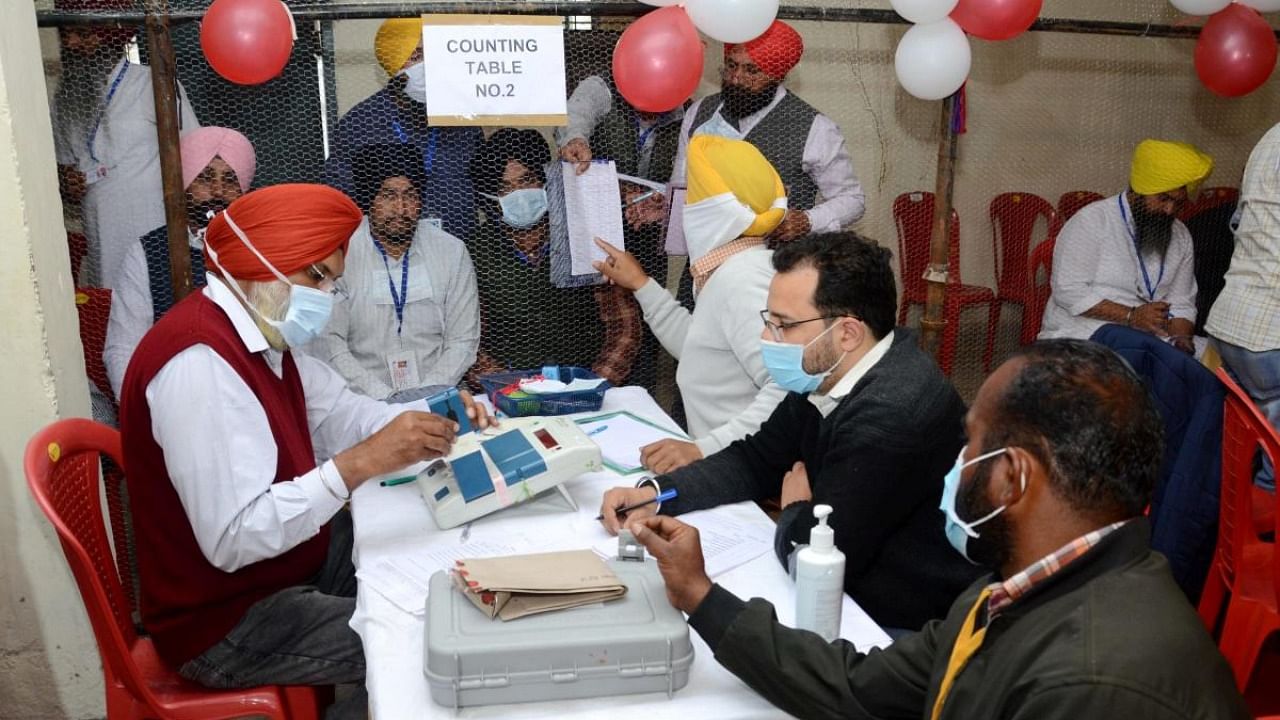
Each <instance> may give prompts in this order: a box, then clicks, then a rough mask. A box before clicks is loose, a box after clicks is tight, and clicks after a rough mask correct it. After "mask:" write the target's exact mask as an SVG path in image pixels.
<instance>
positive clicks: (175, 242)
mask: <svg viewBox="0 0 1280 720" xmlns="http://www.w3.org/2000/svg"><path fill="white" fill-rule="evenodd" d="M146 23H147V51H148V53H149V54H150V56H151V93H152V96H153V98H154V100H155V104H156V140H157V141H158V142H159V145H160V179H161V182H162V183H163V186H164V219H165V225H166V226H167V227H168V228H169V278H170V283H171V284H172V287H173V299H174V301H175V302H176V301H178V300H181V299H182V298H184V297H186V296H187V293H189V292H191V250H190V246H189V245H188V243H187V198H186V188H184V187H182V155H181V150H180V148H179V144H178V132H179V127H178V75H177V70H176V64H175V61H174V57H173V41H172V38H171V37H170V36H169V18H168V7H167V3H166V0H147V17H146Z"/></svg>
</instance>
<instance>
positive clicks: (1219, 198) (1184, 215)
mask: <svg viewBox="0 0 1280 720" xmlns="http://www.w3.org/2000/svg"><path fill="white" fill-rule="evenodd" d="M1239 200H1240V190H1239V189H1237V188H1233V187H1211V188H1204V189H1203V190H1201V191H1200V196H1199V197H1197V198H1196V199H1195V200H1192V201H1191V202H1188V203H1187V204H1186V206H1185V207H1183V208H1182V212H1180V213H1178V219H1179V220H1181V221H1182V222H1186V221H1188V220H1190V219H1191V218H1193V217H1195V216H1196V215H1198V214H1200V213H1202V212H1204V211H1205V210H1212V209H1214V208H1218V207H1222V206H1223V205H1235V204H1236V203H1237V202H1238V201H1239Z"/></svg>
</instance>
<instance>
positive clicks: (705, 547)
mask: <svg viewBox="0 0 1280 720" xmlns="http://www.w3.org/2000/svg"><path fill="white" fill-rule="evenodd" d="M680 520H681V521H682V522H686V523H688V524H690V525H692V526H694V527H696V528H698V536H699V539H700V540H702V559H703V560H704V561H705V562H706V566H707V575H708V576H709V577H711V578H712V579H714V578H716V577H717V576H719V575H723V574H725V573H727V572H729V571H730V570H732V569H734V568H736V567H738V566H739V565H745V564H746V563H749V562H751V561H752V560H755V559H756V558H758V557H760V556H761V555H763V554H765V553H767V552H769V551H770V550H772V549H773V533H772V531H771V530H770V527H769V526H767V525H760V524H753V523H742V522H738V521H736V520H735V519H734V518H733V517H731V516H727V515H725V514H723V513H712V512H710V511H707V510H702V511H699V512H692V513H688V514H687V515H681V516H680ZM591 549H592V550H595V551H596V554H597V555H600V556H601V557H605V558H611V557H617V555H618V538H616V537H609V538H606V539H604V540H599V541H597V542H596V543H594V544H593V545H592V546H591Z"/></svg>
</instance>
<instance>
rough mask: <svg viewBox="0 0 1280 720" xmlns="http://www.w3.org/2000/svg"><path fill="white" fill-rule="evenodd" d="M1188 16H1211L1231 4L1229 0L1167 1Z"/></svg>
mask: <svg viewBox="0 0 1280 720" xmlns="http://www.w3.org/2000/svg"><path fill="white" fill-rule="evenodd" d="M1169 2H1170V3H1171V4H1172V5H1173V6H1174V7H1176V8H1178V9H1179V10H1181V11H1182V12H1184V13H1186V14H1188V15H1212V14H1214V13H1216V12H1218V11H1219V10H1221V9H1223V8H1225V7H1226V6H1228V5H1230V4H1231V0H1169Z"/></svg>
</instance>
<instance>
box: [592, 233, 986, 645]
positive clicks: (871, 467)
mask: <svg viewBox="0 0 1280 720" xmlns="http://www.w3.org/2000/svg"><path fill="white" fill-rule="evenodd" d="M889 258H890V254H889V251H888V250H886V249H885V248H882V247H880V246H878V245H876V244H875V243H872V242H870V241H869V240H864V239H863V238H861V237H858V236H857V235H854V234H853V233H830V234H825V235H812V236H809V237H807V238H804V239H801V240H797V241H795V242H793V243H788V244H786V245H783V246H782V247H780V248H779V249H777V250H775V251H774V253H773V265H774V267H775V268H777V271H778V274H777V275H774V276H773V281H772V282H771V283H770V284H769V298H768V310H767V311H765V312H764V316H765V328H764V330H763V334H761V333H759V332H757V333H756V338H757V341H758V342H761V344H762V345H763V349H764V362H765V365H766V366H767V367H768V368H769V373H770V374H771V375H772V376H773V380H774V382H776V383H778V384H779V385H781V386H782V387H783V388H785V389H786V390H788V391H789V392H788V394H787V396H786V398H785V399H783V401H782V403H781V404H779V405H778V407H777V408H776V409H775V410H774V411H773V414H772V415H770V416H769V419H768V420H766V421H765V422H764V424H763V425H761V426H760V430H759V431H758V432H755V433H753V434H751V435H748V436H747V437H745V438H743V439H741V440H738V441H736V442H734V443H733V444H732V445H730V446H729V447H727V448H725V449H724V450H721V451H720V452H718V453H716V454H714V455H711V456H709V457H707V458H706V459H705V460H699V461H698V462H695V463H693V464H692V465H688V466H686V467H683V468H680V469H679V470H676V471H674V472H672V473H671V474H669V475H659V476H658V477H656V478H653V479H651V480H650V479H646V480H643V481H641V485H640V486H638V487H636V488H627V489H623V488H616V489H614V490H610V491H609V492H607V493H606V494H605V496H604V501H603V504H602V507H601V510H600V512H601V514H602V515H603V516H604V524H605V527H606V528H608V530H609V531H610V532H617V530H618V528H619V527H620V526H621V524H622V522H623V519H622V518H618V517H617V516H616V514H615V512H614V511H615V509H617V508H619V507H624V506H627V505H632V504H635V503H638V502H643V501H645V500H648V499H650V498H652V497H654V494H655V492H656V491H659V489H661V490H667V489H671V488H674V489H676V490H678V491H679V494H678V495H677V496H676V498H675V499H674V500H669V501H667V502H664V503H662V507H661V511H662V512H663V513H665V514H668V515H678V514H681V513H684V512H689V511H692V510H700V509H703V508H709V507H714V506H716V505H723V504H725V503H732V502H739V501H742V500H765V499H768V498H774V497H778V495H779V494H781V496H782V514H781V516H779V517H778V528H777V532H776V535H775V548H776V550H777V553H778V558H779V559H780V560H781V561H782V562H783V564H784V565H786V564H787V563H788V560H789V559H790V556H791V554H792V552H793V548H794V547H795V546H796V545H803V544H807V543H808V542H809V531H810V529H811V528H812V527H813V526H814V524H815V521H814V517H813V506H814V504H815V503H822V504H825V505H830V506H831V507H832V508H833V512H832V514H831V518H830V524H831V526H832V527H833V528H834V529H835V542H836V547H838V548H839V549H840V550H841V551H842V552H844V554H845V577H844V585H845V590H846V591H847V592H848V593H849V595H850V596H851V597H853V599H854V600H855V601H857V603H858V605H859V606H861V607H862V609H863V610H866V611H867V614H869V615H870V616H871V617H872V619H874V620H875V621H876V622H877V623H879V624H880V625H884V626H886V627H889V628H895V629H910V630H918V629H920V627H921V626H923V625H924V624H925V623H926V622H928V621H929V620H932V619H934V618H939V617H942V616H943V615H945V614H946V612H947V608H949V607H950V606H951V603H952V602H953V601H954V600H955V598H956V595H958V594H959V593H960V591H961V590H963V589H964V588H965V586H966V585H968V584H969V583H970V582H972V581H973V579H974V578H975V577H977V575H978V570H977V569H976V568H974V567H973V566H972V565H970V564H969V563H967V562H965V561H964V559H963V558H961V557H960V556H959V555H957V554H956V553H955V552H954V551H952V549H951V548H950V547H948V546H947V539H946V536H945V535H944V534H943V532H942V524H941V523H940V522H938V519H939V517H938V510H937V507H938V500H939V499H940V498H941V497H942V478H943V476H944V475H946V474H947V470H948V469H950V467H951V465H952V464H953V463H954V462H955V456H956V453H957V452H959V451H960V449H961V447H963V445H964V429H963V426H962V425H963V421H962V418H963V415H964V403H963V402H961V400H960V396H959V395H957V394H956V391H955V389H954V388H952V387H951V383H949V382H947V379H946V378H944V377H943V376H942V373H941V372H940V371H939V370H938V366H937V365H935V364H934V362H933V360H932V359H931V358H930V357H929V356H928V355H927V354H926V353H925V352H924V351H922V350H921V349H920V347H919V342H918V338H917V337H916V334H915V333H914V332H912V331H911V330H908V329H906V328H897V329H894V327H893V321H894V317H896V315H897V312H896V310H897V307H896V297H897V295H896V290H895V288H894V279H893V269H892V268H891V267H890V265H889ZM698 308H699V310H701V308H702V304H701V303H699V305H698ZM757 322H759V320H757ZM682 367H683V364H682ZM655 510H656V508H654V506H653V505H648V506H645V507H644V508H641V509H637V510H635V511H633V512H632V513H631V514H629V515H628V516H627V518H626V521H628V522H630V521H633V520H634V519H635V518H638V517H645V516H647V515H652V514H654V513H655Z"/></svg>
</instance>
